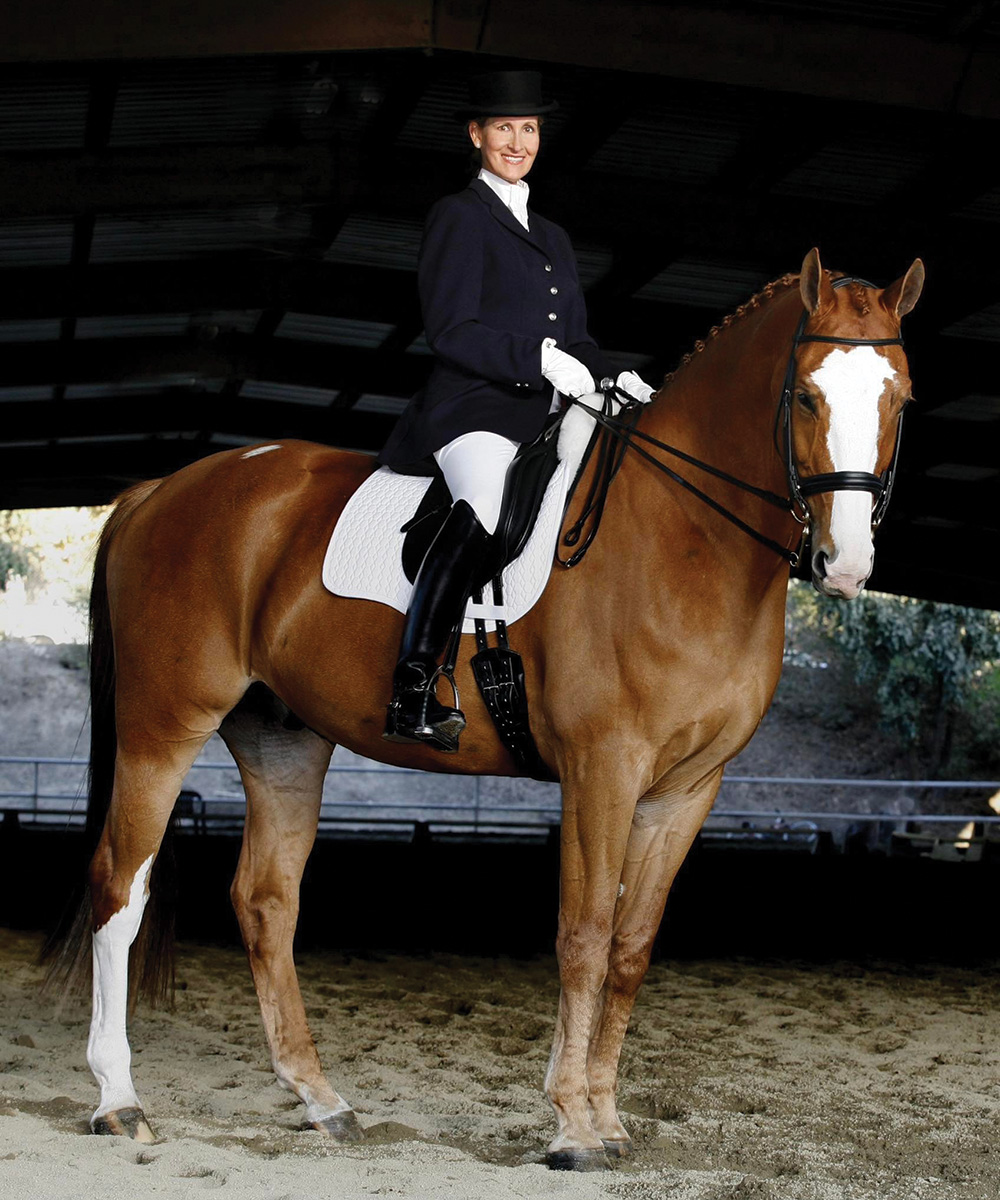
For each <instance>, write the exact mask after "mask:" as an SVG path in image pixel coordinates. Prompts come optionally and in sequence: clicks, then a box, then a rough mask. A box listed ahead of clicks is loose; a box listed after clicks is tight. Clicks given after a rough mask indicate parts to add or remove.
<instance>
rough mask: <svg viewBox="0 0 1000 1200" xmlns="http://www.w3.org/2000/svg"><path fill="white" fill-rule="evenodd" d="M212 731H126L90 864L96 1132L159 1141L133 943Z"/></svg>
mask: <svg viewBox="0 0 1000 1200" xmlns="http://www.w3.org/2000/svg"><path fill="white" fill-rule="evenodd" d="M208 736H209V735H208V733H204V734H200V733H199V734H195V733H191V732H190V730H187V731H186V732H185V733H184V734H180V733H178V736H177V737H171V738H169V739H163V740H156V741H154V740H152V739H140V740H137V739H135V738H133V737H130V736H128V735H127V734H126V737H125V738H124V739H123V741H122V742H120V743H119V747H118V754H117V758H116V761H115V775H114V787H113V791H112V796H111V804H110V807H109V809H108V815H107V818H106V821H105V825H104V831H103V833H102V834H101V840H100V842H99V843H98V846H97V851H96V852H95V854H94V858H93V860H92V862H91V866H90V888H91V901H92V906H93V915H94V925H93V928H94V933H93V964H94V981H93V1015H92V1018H91V1025H90V1037H89V1039H88V1042H87V1062H88V1063H89V1064H90V1069H91V1070H92V1071H93V1073H94V1076H95V1078H96V1079H97V1082H98V1084H99V1085H100V1088H101V1100H100V1104H99V1105H98V1107H97V1110H96V1111H95V1113H94V1115H93V1117H92V1118H91V1122H90V1126H91V1129H93V1131H94V1132H95V1133H112V1134H123V1135H126V1136H128V1137H132V1138H134V1139H135V1140H136V1141H140V1142H151V1141H152V1140H153V1134H152V1132H151V1131H150V1128H149V1126H148V1125H147V1123H146V1119H145V1116H144V1114H143V1110H142V1105H141V1104H140V1103H139V1098H138V1096H137V1095H136V1091H135V1087H134V1086H133V1083H132V1073H131V1051H130V1050H129V1044H128V1037H127V1034H126V1013H127V1008H128V958H129V947H130V946H131V944H132V942H133V941H134V940H135V937H136V934H137V933H138V931H139V925H140V924H141V922H142V914H143V911H144V909H145V906H146V899H147V896H148V885H149V875H150V871H151V869H152V865H153V860H154V858H155V857H156V853H157V851H158V850H159V847H160V842H161V840H162V838H163V834H164V831H165V830H166V827H167V822H168V821H169V820H170V814H171V811H172V810H173V807H174V802H175V801H176V799H177V794H178V792H179V791H180V788H181V784H182V783H183V781H184V776H185V775H186V774H187V772H188V770H189V769H190V767H191V764H192V763H193V762H194V760H195V758H196V757H197V755H198V752H199V750H200V749H201V748H202V746H203V745H204V744H205V742H206V741H207V740H208Z"/></svg>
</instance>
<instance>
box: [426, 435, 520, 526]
mask: <svg viewBox="0 0 1000 1200" xmlns="http://www.w3.org/2000/svg"><path fill="white" fill-rule="evenodd" d="M518 449H519V443H517V442H512V441H511V440H510V438H505V437H503V436H501V435H500V434H499V433H486V432H485V431H484V430H479V429H477V430H475V431H474V432H473V433H463V434H462V435H461V437H457V438H455V439H454V440H453V441H450V442H449V443H448V444H447V445H446V446H442V447H441V449H440V450H436V451H435V452H434V461H435V462H436V463H437V465H438V466H439V467H440V468H441V473H442V474H443V475H444V480H445V483H447V485H448V490H449V491H450V492H451V498H452V500H466V501H468V503H469V504H470V505H471V506H472V509H473V511H474V512H475V514H476V516H477V517H478V518H479V520H480V523H481V524H482V526H483V528H484V529H485V530H486V532H487V533H493V532H494V531H495V530H496V527H497V522H498V521H499V520H500V502H501V501H502V500H503V485H504V480H505V479H506V477H507V468H508V467H509V466H510V464H511V460H512V459H513V457H514V455H515V454H516V453H517V451H518Z"/></svg>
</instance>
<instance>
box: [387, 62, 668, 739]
mask: <svg viewBox="0 0 1000 1200" xmlns="http://www.w3.org/2000/svg"><path fill="white" fill-rule="evenodd" d="M556 107H557V105H556V104H555V103H554V102H553V103H549V104H546V103H543V101H542V97H541V77H540V75H539V74H538V73H537V72H535V71H493V72H490V73H488V74H485V75H480V76H478V77H476V78H474V79H472V80H471V81H470V106H469V108H468V109H463V110H462V111H461V112H459V113H457V114H456V116H457V117H459V118H460V119H461V120H463V121H465V122H467V125H466V128H467V131H468V135H469V138H470V139H471V141H472V144H473V146H474V147H475V148H476V149H477V150H478V151H479V152H480V158H481V162H482V169H481V170H480V172H479V175H478V177H477V178H476V179H473V180H472V181H471V182H470V183H469V185H468V187H467V188H465V189H464V190H463V191H461V192H459V193H457V194H456V195H454V196H446V197H445V198H444V199H443V200H439V201H438V203H437V204H436V205H435V206H434V207H433V208H432V209H431V212H430V215H429V216H428V218H427V224H426V227H425V229H424V236H423V241H422V243H421V247H420V259H419V265H418V274H417V278H418V284H419V290H420V304H421V310H422V313H423V318H424V326H425V329H426V333H427V341H428V344H429V345H430V347H431V349H432V351H433V352H434V356H435V360H436V361H435V364H434V368H433V371H432V372H431V376H430V379H429V381H428V383H427V386H426V387H425V388H424V390H423V391H422V392H420V393H418V394H417V395H416V396H415V397H414V398H413V400H412V401H411V402H410V404H409V405H408V406H407V408H406V409H405V410H404V412H403V414H402V416H401V417H400V419H399V422H398V424H397V425H396V427H395V429H394V430H393V432H392V434H391V435H390V437H389V440H388V442H387V443H386V446H385V449H384V450H383V451H382V453H381V455H380V457H379V461H380V462H381V463H383V464H385V465H387V466H389V467H391V468H393V469H394V470H396V471H401V472H404V473H407V474H426V473H429V471H430V469H431V468H430V459H431V458H433V461H434V462H436V463H437V466H438V467H439V469H440V470H441V473H442V474H443V475H444V478H445V482H446V483H447V485H448V488H449V490H450V492H451V496H452V501H453V504H452V508H451V511H450V513H449V514H448V516H447V518H446V519H445V522H444V524H443V526H442V527H441V530H440V532H439V533H438V535H437V537H436V538H435V539H434V541H433V542H432V544H431V546H430V548H429V549H428V551H427V553H426V555H425V557H424V560H423V562H422V564H421V566H420V571H419V573H418V575H417V578H416V581H415V583H414V587H413V595H412V598H411V601H410V607H409V609H408V611H407V614H406V623H405V626H404V629H403V638H402V643H401V645H400V651H399V660H398V662H397V664H396V669H395V672H394V675H393V696H392V702H391V703H390V705H389V708H388V713H387V719H386V728H385V733H384V734H383V737H385V738H386V739H387V740H389V741H395V742H426V743H427V744H429V745H431V746H433V747H435V748H436V749H439V750H445V751H455V750H457V749H458V735H459V734H460V733H461V731H462V730H463V729H464V728H465V717H464V716H463V714H462V713H461V712H460V711H459V710H458V709H454V708H447V707H445V706H444V705H442V704H441V703H440V702H439V701H438V699H437V697H436V695H435V684H436V681H437V677H436V672H437V670H438V663H439V661H440V659H441V657H442V655H443V654H444V651H445V648H446V645H447V642H448V640H449V637H450V635H451V633H452V630H453V629H454V628H455V626H456V625H457V623H458V621H459V619H460V618H461V616H462V614H463V612H464V610H465V605H466V602H467V601H468V598H469V595H470V593H471V590H472V586H473V583H474V582H476V581H475V578H474V577H475V575H476V574H477V571H478V568H479V565H480V563H481V562H482V561H483V558H484V555H485V553H486V550H487V548H488V546H489V544H490V539H491V536H492V534H493V532H494V530H495V529H496V526H497V522H498V520H499V515H500V502H501V499H502V497H503V486H504V478H505V476H506V473H507V468H508V466H509V465H510V463H511V460H512V459H513V457H514V455H515V454H516V452H517V450H518V447H519V445H520V444H521V443H522V442H528V441H532V440H533V439H534V438H536V437H537V436H538V434H539V433H541V431H542V428H543V426H544V424H545V419H546V417H547V415H548V413H549V411H550V410H551V409H553V408H556V407H558V404H559V400H558V395H559V394H561V395H564V396H581V395H584V394H587V393H590V392H594V391H596V388H595V385H594V380H595V379H602V378H605V377H614V370H613V368H612V367H611V366H610V364H609V363H608V362H607V361H606V360H605V359H604V357H603V356H602V354H601V352H600V351H599V350H598V348H597V345H596V344H595V342H594V341H593V339H592V338H591V337H590V335H589V334H588V333H587V318H586V309H585V305H584V299H583V292H582V290H581V288H580V283H579V280H578V278H577V272H576V261H575V259H574V256H573V249H572V247H571V245H570V242H569V238H568V237H567V236H566V234H565V232H564V231H563V230H562V229H561V228H560V227H559V226H558V225H554V224H553V223H552V222H551V221H546V220H545V219H544V218H543V217H540V216H538V215H537V214H536V213H534V212H532V211H531V210H529V208H528V185H527V184H526V183H525V182H524V177H525V176H526V175H527V174H528V172H529V171H530V170H531V168H532V166H533V165H534V161H535V156H536V154H537V153H538V145H539V126H540V124H541V121H540V118H541V117H542V116H543V115H544V114H545V113H548V112H552V111H553V110H554V109H555V108H556ZM617 383H618V386H619V387H621V388H622V389H623V390H625V391H626V392H628V393H629V394H630V395H632V396H634V397H635V398H636V399H638V400H641V401H642V402H645V401H647V400H648V399H649V396H650V394H651V391H652V389H651V388H650V387H648V385H646V384H645V383H643V381H642V380H641V379H640V378H639V377H638V375H636V374H635V373H634V372H631V371H626V372H623V373H622V374H621V375H619V376H618V379H617Z"/></svg>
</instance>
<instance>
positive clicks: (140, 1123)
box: [90, 1108, 156, 1142]
mask: <svg viewBox="0 0 1000 1200" xmlns="http://www.w3.org/2000/svg"><path fill="white" fill-rule="evenodd" d="M90 1128H91V1132H93V1133H101V1134H114V1136H115V1137H127V1138H131V1139H132V1141H133V1142H155V1141H156V1138H155V1137H154V1136H153V1131H152V1129H150V1128H149V1125H148V1124H147V1123H146V1114H145V1113H144V1112H143V1111H142V1109H141V1108H119V1109H118V1110H117V1112H108V1113H102V1114H101V1115H100V1116H99V1117H94V1119H93V1120H92V1121H91V1122H90Z"/></svg>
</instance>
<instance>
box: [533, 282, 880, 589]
mask: <svg viewBox="0 0 1000 1200" xmlns="http://www.w3.org/2000/svg"><path fill="white" fill-rule="evenodd" d="M848 283H860V284H861V285H862V286H863V287H874V286H875V285H874V284H872V283H868V282H867V281H866V280H864V279H857V278H855V277H854V276H849V275H845V276H842V277H841V278H840V279H836V280H834V282H833V287H834V288H838V287H843V286H844V285H845V284H848ZM808 319H809V313H808V312H807V311H803V313H802V316H801V317H800V318H799V323H798V326H797V327H796V330H795V335H794V337H793V338H792V346H791V350H790V351H789V356H788V366H787V367H786V369H785V380H784V384H783V386H782V389H781V399H780V400H779V402H778V410H777V413H776V414H775V433H776V434H777V429H778V424H779V422H780V425H781V432H782V441H783V449H784V459H785V471H786V476H787V479H788V490H789V495H788V496H780V495H778V493H777V492H772V491H769V490H768V489H766V488H760V487H756V486H755V485H754V484H752V483H747V482H746V481H745V480H742V479H739V478H737V477H736V476H735V475H730V474H729V473H728V472H727V471H722V470H720V469H719V468H718V467H713V466H712V465H711V464H709V463H706V462H703V461H702V460H701V459H699V458H695V457H694V455H691V454H687V453H686V452H685V451H683V450H679V449H678V448H677V447H676V446H671V445H668V443H666V442H662V441H660V440H659V438H655V437H652V436H651V435H650V434H648V433H644V432H643V431H642V430H641V429H637V428H636V427H635V421H636V420H637V419H638V416H639V413H640V412H641V411H642V407H643V406H642V405H641V404H640V403H639V402H638V401H636V400H633V399H632V398H631V397H630V396H629V395H628V394H627V393H626V392H624V391H622V389H621V388H619V387H618V386H617V385H616V384H615V383H614V382H613V381H612V380H610V379H602V380H601V391H602V392H603V394H604V404H603V408H602V410H601V411H600V412H598V411H597V410H596V409H593V408H591V407H590V405H588V404H584V403H583V402H582V401H580V400H578V399H575V398H573V397H569V398H568V399H569V402H570V403H571V404H575V405H577V406H578V407H580V408H584V409H586V410H587V411H588V412H589V413H590V415H591V416H592V417H593V418H594V420H595V422H596V424H597V427H598V428H597V429H596V430H595V433H594V437H593V438H592V439H591V441H590V445H589V446H588V447H587V452H586V454H585V456H584V459H583V462H582V463H581V465H580V470H579V472H578V474H577V479H578V480H579V479H580V478H582V476H583V472H584V470H585V468H586V466H587V464H588V463H589V461H590V458H591V456H592V454H593V451H594V447H595V443H596V444H597V446H598V461H597V467H596V470H595V471H594V475H593V478H592V479H591V482H590V488H589V489H588V492H587V498H586V500H585V501H584V505H583V511H582V513H581V514H580V517H579V518H578V519H577V520H576V521H575V522H574V524H573V525H572V526H571V527H570V528H569V529H568V530H567V531H566V533H565V534H564V535H563V539H562V542H563V545H565V546H576V545H577V544H578V543H579V541H580V538H581V537H582V536H583V530H584V529H585V528H586V526H587V524H588V522H590V528H589V530H588V532H587V536H586V538H584V541H583V544H582V545H580V547H579V549H578V550H576V551H575V552H574V553H573V554H572V555H571V556H570V557H569V558H568V559H562V558H559V556H558V553H557V555H556V562H558V563H559V564H560V566H563V567H566V568H567V569H568V568H570V567H575V566H577V565H578V564H579V563H580V562H582V561H583V558H584V556H585V555H586V553H587V551H588V550H589V549H590V546H591V544H592V543H593V540H594V538H595V537H596V536H597V530H598V528H599V527H600V524H601V519H602V517H603V515H604V508H605V504H606V502H607V495H608V489H609V488H610V487H611V484H612V482H613V481H614V478H615V476H616V475H617V474H618V471H619V469H620V468H621V465H622V462H623V461H624V458H625V454H626V452H627V451H628V450H630V449H631V450H634V451H635V452H636V454H638V455H639V456H640V457H642V458H644V459H645V460H646V461H647V462H649V463H652V465H653V466H654V467H656V469H657V470H658V471H662V472H663V474H664V475H666V476H667V477H668V478H669V479H672V480H673V481H674V482H675V483H678V484H680V486H681V487H683V488H684V489H685V490H686V491H688V492H690V493H691V494H692V495H693V496H696V497H697V498H698V499H699V500H701V501H702V502H703V503H705V504H707V505H708V506H709V508H711V509H713V510H714V511H715V512H717V513H718V514H719V515H720V516H722V517H725V519H726V520H727V521H729V522H730V524H732V525H735V526H736V528H737V529H740V530H742V532H743V533H745V534H747V535H748V536H749V537H752V538H753V539H754V540H755V541H757V542H759V543H760V544H761V545H762V546H766V547H767V548H768V549H769V550H772V551H773V552H774V553H775V554H777V555H779V556H780V557H781V558H783V559H784V560H785V561H786V562H787V563H788V564H789V565H790V566H791V567H792V568H795V567H797V566H798V565H799V562H800V559H801V548H802V543H803V542H804V540H805V535H806V533H807V532H808V525H809V518H810V514H809V506H808V503H807V498H808V497H809V496H816V495H819V494H820V493H822V492H839V491H865V492H871V493H872V495H873V496H874V498H875V499H874V501H873V503H874V506H875V507H874V510H873V512H872V529H873V530H874V529H877V528H878V526H879V524H880V523H881V521H882V519H883V517H884V516H885V511H886V509H887V508H888V506H889V497H890V496H891V494H892V487H893V483H894V482H895V476H896V463H897V460H898V458H899V446H900V441H901V438H902V431H903V414H902V412H901V413H900V415H899V421H898V424H897V426H896V442H895V446H894V447H893V452H892V458H891V460H890V462H889V466H888V467H887V468H886V470H885V471H884V472H883V473H882V474H881V475H873V474H871V473H870V472H868V471H829V472H825V473H823V474H819V475H810V476H808V477H806V478H804V479H803V478H802V477H801V476H800V475H799V472H798V467H797V465H796V463H795V457H794V453H793V449H792V394H793V392H794V390H795V377H796V368H797V365H798V364H797V362H796V357H795V352H796V350H797V349H798V347H799V346H800V345H801V344H802V343H803V342H828V343H832V344H834V345H839V346H902V344H903V339H902V338H841V337H832V336H831V337H828V336H826V335H824V334H815V333H806V332H805V326H806V322H807V321H808ZM615 396H618V397H619V398H620V399H621V401H622V407H621V413H620V415H619V416H618V417H615V416H613V415H612V411H611V404H612V400H613V398H614V397H615ZM636 439H638V440H639V441H642V442H645V443H647V444H648V445H650V446H654V447H655V448H656V449H657V450H662V451H663V452H664V453H666V454H670V455H672V456H673V457H674V458H677V459H680V461H681V462H685V463H687V464H688V465H689V466H693V467H696V468H697V469H698V470H700V471H704V472H705V473H706V474H708V475H712V476H714V477H715V478H716V479H721V480H723V481H724V482H725V483H729V484H731V485H732V486H734V487H737V488H740V489H741V490H742V491H744V492H747V493H749V494H750V495H752V496H756V497H757V498H758V499H760V500H764V501H766V503H768V504H771V505H773V506H774V507H775V508H780V509H781V510H782V511H783V512H787V513H790V514H791V515H792V516H793V517H794V518H795V520H796V521H798V522H799V524H800V525H802V526H803V536H802V538H801V539H800V542H799V547H798V549H796V550H789V549H788V547H787V546H783V545H782V544H781V543H780V542H777V541H775V540H774V539H773V538H770V537H767V535H766V534H763V533H761V532H760V531H759V530H757V529H754V527H753V526H752V525H749V524H747V522H746V521H744V520H742V518H740V517H738V516H737V515H736V514H735V513H734V512H732V511H731V510H730V509H728V508H726V507H725V505H723V504H720V503H719V501H717V500H714V499H713V498H712V497H711V496H709V495H708V493H707V492H703V491H702V490H701V488H699V487H697V486H696V485H695V484H693V483H691V481H690V480H688V479H685V478H684V476H683V475H679V474H678V473H677V472H676V471H674V470H673V469H672V468H671V467H668V466H667V465H666V463H664V462H661V460H660V459H658V458H656V457H655V455H653V454H650V453H649V451H648V450H644V449H643V448H642V446H639V445H637V444H636ZM571 498H572V496H571Z"/></svg>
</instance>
